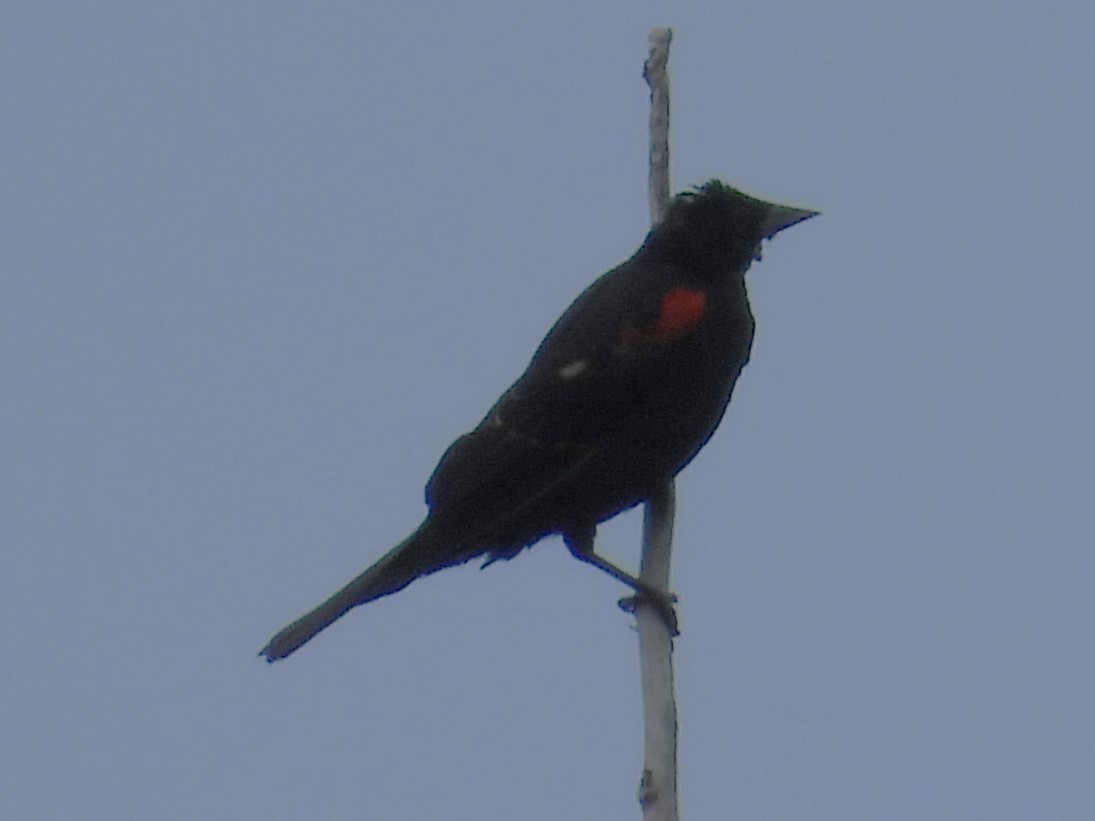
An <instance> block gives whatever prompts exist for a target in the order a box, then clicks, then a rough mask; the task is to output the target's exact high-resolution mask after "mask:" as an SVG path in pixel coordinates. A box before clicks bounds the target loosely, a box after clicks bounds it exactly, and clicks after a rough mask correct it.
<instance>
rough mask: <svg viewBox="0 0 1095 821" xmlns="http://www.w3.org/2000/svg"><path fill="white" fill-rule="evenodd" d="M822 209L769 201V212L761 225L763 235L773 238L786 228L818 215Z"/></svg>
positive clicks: (766, 237)
mask: <svg viewBox="0 0 1095 821" xmlns="http://www.w3.org/2000/svg"><path fill="white" fill-rule="evenodd" d="M820 213H821V212H820V211H811V210H809V209H808V208H792V207H791V206H790V205H777V204H776V203H774V202H773V203H769V205H768V214H767V215H766V216H765V218H764V222H763V224H762V225H761V236H763V237H764V238H765V239H771V238H772V237H774V236H775V235H776V234H778V233H779V232H780V231H782V230H783V229H784V228H790V227H791V226H792V225H798V224H799V223H800V222H802V221H803V220H808V219H810V217H816V216H817V215H818V214H820Z"/></svg>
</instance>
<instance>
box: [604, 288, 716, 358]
mask: <svg viewBox="0 0 1095 821" xmlns="http://www.w3.org/2000/svg"><path fill="white" fill-rule="evenodd" d="M707 307H708V306H707V294H706V293H704V292H703V291H696V290H693V289H692V288H683V287H681V288H674V289H673V290H671V291H666V292H665V293H664V294H663V295H662V301H661V305H660V306H658V317H657V319H655V320H654V323H653V324H652V325H647V326H646V327H643V328H636V327H634V326H629V327H627V328H624V329H623V330H622V331H621V332H620V341H621V342H622V343H623V344H625V345H635V344H643V343H646V344H649V343H662V342H672V341H673V340H674V339H677V338H679V337H681V336H684V335H685V334H687V333H688V332H690V331H691V330H693V329H694V328H695V327H696V326H697V325H699V324H700V322H701V321H702V320H703V317H704V315H705V314H706V313H707Z"/></svg>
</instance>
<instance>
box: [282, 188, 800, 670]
mask: <svg viewBox="0 0 1095 821" xmlns="http://www.w3.org/2000/svg"><path fill="white" fill-rule="evenodd" d="M816 213H817V212H815V211H808V210H805V209H801V208H790V207H788V206H784V205H776V204H774V203H770V202H765V201H764V200H758V199H755V198H753V197H750V196H748V195H746V194H743V193H741V192H740V191H737V190H735V189H733V188H731V187H729V186H727V185H724V184H723V183H721V182H719V181H718V180H711V181H710V182H708V183H706V184H705V185H703V186H701V187H699V188H697V189H696V190H695V191H690V192H686V193H682V194H679V195H678V196H677V197H676V198H675V199H674V200H673V202H672V203H671V205H670V207H669V209H668V210H667V212H666V214H665V217H664V218H663V219H662V221H661V222H660V223H659V224H658V225H657V226H656V227H655V228H653V229H652V230H651V231H650V233H649V234H648V235H647V237H646V240H645V242H643V244H642V247H640V248H639V250H638V251H637V252H636V253H635V255H634V256H632V257H631V259H629V260H627V261H626V262H625V263H623V264H622V265H620V266H619V267H618V268H614V269H613V270H611V271H609V272H608V273H607V274H605V275H604V276H602V277H601V278H600V279H598V280H597V281H596V282H594V283H593V284H592V285H590V286H589V287H588V288H587V289H586V290H585V291H584V292H583V293H582V294H581V295H580V296H579V297H578V298H577V299H576V300H575V301H574V302H573V304H571V306H570V307H569V308H568V309H567V310H566V312H565V313H564V314H563V315H562V316H561V317H560V318H559V320H558V321H557V322H556V323H555V326H554V327H553V328H552V329H551V330H550V331H549V332H548V335H547V336H546V337H545V338H544V341H543V342H541V343H540V347H539V349H537V351H536V353H535V354H534V355H533V357H532V361H531V362H530V363H529V366H528V368H527V370H526V371H525V372H524V373H523V374H522V375H521V378H520V379H518V380H517V381H516V382H515V383H514V384H513V386H512V387H510V388H509V390H507V391H506V392H505V393H504V394H502V397H501V398H500V399H499V400H498V402H497V403H495V405H494V407H493V408H491V409H490V412H489V413H487V415H486V417H485V418H484V419H483V421H482V422H480V423H479V425H478V427H476V428H475V430H473V431H471V432H470V433H467V434H465V435H463V436H461V437H460V438H459V439H457V440H456V441H455V442H454V443H453V444H452V445H451V446H450V447H449V449H448V450H447V451H446V452H445V454H444V455H443V456H442V457H441V461H440V463H439V464H438V465H437V468H436V469H435V470H434V472H433V476H431V477H430V480H429V482H428V483H427V484H426V504H427V505H428V507H429V513H428V515H427V516H426V519H425V520H424V521H423V522H422V524H421V525H419V527H418V529H417V530H415V531H414V533H412V534H411V535H410V536H408V537H407V538H406V539H405V540H404V541H403V542H401V543H400V544H398V545H397V546H396V547H394V548H393V549H392V550H391V551H389V552H388V553H387V554H386V555H384V556H383V557H381V558H380V559H379V560H378V561H377V562H376V563H375V564H374V565H373V566H372V567H370V568H369V569H368V570H366V571H365V572H364V573H362V574H361V575H360V576H358V577H357V578H356V579H354V580H353V581H352V582H350V583H349V584H348V585H347V586H346V587H345V588H343V589H342V590H340V591H339V592H338V593H335V595H333V596H332V597H331V598H330V599H328V600H327V601H326V602H324V603H323V604H321V605H320V606H319V607H317V608H316V609H315V610H313V611H312V612H310V613H308V614H306V615H304V616H302V617H301V618H300V619H298V620H297V621H295V622H293V623H292V624H290V625H289V626H288V627H286V628H285V629H284V630H282V631H281V632H280V633H278V634H277V635H276V636H274V638H273V639H271V640H270V643H269V644H268V645H266V647H265V648H263V650H262V652H261V654H260V655H263V656H265V657H266V659H267V660H268V661H274V660H275V659H280V658H284V657H285V656H287V655H289V654H290V653H292V652H293V651H294V650H296V649H297V648H298V647H300V646H301V645H302V644H304V643H305V642H306V641H308V640H309V639H311V638H312V637H313V636H314V635H315V634H316V633H318V632H319V631H320V630H322V629H323V628H324V627H326V626H327V625H329V624H331V623H332V622H334V621H335V620H336V619H337V618H339V617H340V616H342V615H343V614H344V613H346V612H347V611H348V610H350V609H351V608H353V607H356V606H357V605H359V604H364V603H365V602H368V601H372V600H373V599H377V598H380V597H381V596H386V595H388V594H389V593H395V592H396V591H397V590H402V589H403V588H404V587H406V586H407V585H408V584H410V583H411V582H412V581H414V580H415V579H417V578H418V577H419V576H425V575H427V574H429V573H433V572H434V571H436V570H440V569H441V568H443V567H449V566H452V565H457V564H461V563H462V562H466V561H468V560H469V559H472V558H475V557H477V556H484V555H485V556H487V557H488V563H489V562H490V561H493V560H495V559H509V558H512V557H513V556H515V555H516V554H517V553H519V552H520V551H521V550H522V549H523V548H525V547H528V546H530V545H532V544H534V543H535V542H538V541H540V539H542V538H544V537H545V536H547V535H549V534H553V533H559V534H562V536H563V538H564V540H565V541H566V543H567V546H568V547H569V548H570V550H571V552H572V553H573V554H574V555H575V556H577V557H578V558H580V559H582V560H583V561H587V562H590V563H592V564H594V565H596V566H598V567H600V568H601V569H603V570H606V571H607V572H609V573H611V574H612V575H614V576H615V577H616V578H619V579H620V580H621V581H624V582H626V583H628V584H630V585H631V586H632V587H635V588H636V589H637V590H640V591H643V592H646V593H648V594H649V593H650V592H651V591H648V590H644V586H643V585H642V584H641V583H639V582H638V580H636V579H634V578H632V577H631V576H629V575H628V574H627V573H625V572H624V571H622V570H619V569H618V568H616V567H615V566H613V565H611V564H609V563H608V562H606V561H604V560H603V559H601V558H600V557H599V556H597V555H596V554H595V553H594V552H593V537H594V533H595V531H596V527H597V525H598V524H599V523H600V522H603V521H605V520H606V519H609V518H611V517H613V516H615V515H616V514H617V513H620V512H621V511H623V510H627V509H628V508H630V507H633V506H635V505H636V504H638V503H639V502H642V501H643V500H644V499H647V498H649V497H650V496H651V495H652V494H654V493H655V492H656V491H657V490H658V489H659V488H661V487H662V486H664V485H665V483H666V482H667V481H668V480H669V479H670V478H671V477H673V476H674V475H676V473H677V472H678V471H679V470H681V468H683V467H684V466H685V465H687V464H688V463H689V462H690V461H691V460H692V457H694V456H695V455H696V453H697V452H698V451H699V449H700V448H701V447H703V445H704V444H705V443H706V442H707V440H708V439H709V438H710V437H711V434H712V433H714V431H715V428H716V426H717V425H718V423H719V421H720V420H721V419H722V415H723V412H724V411H725V410H726V406H727V404H728V403H729V401H730V393H731V391H732V390H733V388H734V382H735V381H736V380H737V378H738V374H739V373H740V372H741V369H742V368H743V367H744V366H745V363H746V362H747V361H748V360H749V349H750V346H751V344H752V341H753V315H752V312H751V311H750V309H749V300H748V297H747V294H746V290H745V271H746V269H748V268H749V265H750V264H751V263H752V262H753V260H754V259H760V246H761V242H762V241H763V240H765V239H771V238H772V237H773V236H775V234H776V233H778V232H779V231H782V230H783V229H784V228H788V227H790V226H792V225H794V224H795V223H798V222H801V221H802V220H805V219H807V218H809V217H812V216H814V215H815V214H816Z"/></svg>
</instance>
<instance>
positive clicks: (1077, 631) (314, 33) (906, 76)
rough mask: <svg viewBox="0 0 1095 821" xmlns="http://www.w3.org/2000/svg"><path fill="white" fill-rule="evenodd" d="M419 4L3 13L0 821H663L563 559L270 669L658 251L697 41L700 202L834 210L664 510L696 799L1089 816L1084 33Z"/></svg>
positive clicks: (1075, 16) (581, 570) (1093, 561)
mask: <svg viewBox="0 0 1095 821" xmlns="http://www.w3.org/2000/svg"><path fill="white" fill-rule="evenodd" d="M395 8H396V7H395V4H387V5H384V6H381V5H380V4H362V3H348V2H332V3H319V4H292V5H290V4H281V3H277V4H271V3H257V2H229V3H210V2H194V3H189V4H184V5H178V4H175V5H174V6H172V5H169V4H148V3H136V2H115V3H93V4H78V3H52V2H42V0H37V2H25V1H24V0H16V2H14V3H9V4H8V6H7V9H6V12H5V15H4V18H5V19H4V25H3V30H2V32H0V84H2V88H3V94H2V98H3V138H2V145H3V149H2V150H0V191H2V194H0V279H2V283H0V285H2V287H0V323H2V324H0V379H2V390H0V450H2V458H0V529H2V530H0V537H2V549H0V622H2V623H3V624H4V629H3V638H2V639H0V680H2V697H0V737H2V738H3V739H4V742H3V744H0V782H2V783H0V817H3V818H11V819H21V821H37V820H38V819H74V818H79V819H117V818H149V819H153V818H154V819H195V818H201V819H240V818H262V819H298V818H402V819H433V818H445V819H463V818H521V819H524V820H525V821H536V820H537V819H557V818H574V819H586V818H588V819H630V818H637V817H638V809H637V805H636V803H635V795H636V788H637V781H638V776H639V766H640V746H641V745H640V721H639V702H638V681H637V658H636V656H637V654H636V640H635V636H634V634H633V632H632V631H631V627H630V624H629V619H628V617H627V616H626V615H625V614H623V613H621V612H619V611H618V610H617V609H616V607H615V604H614V602H615V599H616V598H617V597H618V596H619V595H621V594H622V593H623V591H622V590H621V589H620V587H619V585H617V584H615V583H614V582H612V581H611V580H610V579H608V578H607V577H605V576H602V575H601V574H598V573H596V572H595V571H593V570H591V569H589V568H587V567H584V566H581V565H580V564H579V563H577V562H575V561H573V560H572V559H571V558H570V557H569V556H568V555H567V554H566V551H565V549H564V548H563V547H562V546H561V545H560V544H559V543H558V541H557V540H551V541H548V542H545V543H543V544H541V545H539V546H538V547H536V548H535V549H533V550H531V551H529V552H526V553H524V554H522V555H521V556H520V557H518V558H517V559H516V560H514V561H512V562H509V563H500V564H498V565H495V566H493V567H491V568H490V569H489V570H487V571H485V572H482V573H480V572H479V571H478V570H477V569H475V567H474V566H469V567H466V568H461V569H454V570H449V571H446V572H444V573H441V574H438V575H436V576H433V577H431V578H429V579H427V580H424V581H422V582H419V583H417V584H415V585H414V586H412V587H411V588H409V589H408V590H406V591H404V592H403V593H401V594H399V595H398V596H396V597H393V598H390V599H386V600H384V601H383V602H379V603H376V604H374V605H371V606H370V607H368V608H365V609H362V610H360V611H357V612H355V613H353V614H352V615H351V616H350V617H348V618H346V619H344V620H343V622H341V623H340V624H339V625H337V626H336V627H335V628H333V629H331V630H330V631H329V632H328V633H325V634H324V635H323V636H322V637H321V638H320V639H318V640H316V641H315V642H314V643H313V644H312V645H309V646H308V647H307V648H305V649H304V650H303V651H301V652H300V653H299V654H298V655H297V656H294V657H293V658H291V659H289V660H288V661H286V662H283V663H280V664H278V665H275V666H272V667H271V666H267V665H265V664H263V663H261V662H260V661H259V660H258V659H256V657H255V653H256V652H257V650H258V649H259V647H261V646H262V644H263V643H264V642H265V641H266V639H267V638H268V637H269V635H270V634H271V633H272V632H273V631H274V630H276V629H277V628H279V627H281V626H282V625H283V624H284V623H285V622H286V621H287V620H288V619H290V618H292V617H295V616H296V615H298V614H299V613H300V612H301V611H302V610H304V609H305V608H307V607H310V606H312V605H314V604H315V603H317V602H318V600H319V599H320V598H322V597H323V596H325V595H327V594H328V593H330V592H331V591H333V590H334V589H335V588H336V587H337V586H339V585H340V584H342V583H343V582H345V581H346V580H347V579H348V578H350V577H351V576H352V575H353V574H355V573H356V572H358V571H359V570H360V569H362V568H363V567H364V566H365V565H366V564H367V563H368V562H369V561H370V560H371V559H373V558H375V557H376V556H378V555H379V554H380V553H381V552H382V551H384V550H386V549H387V548H388V547H389V546H390V545H391V544H392V543H394V542H395V541H396V540H398V539H399V538H401V537H402V536H403V535H404V534H405V533H406V532H407V531H408V530H409V529H410V528H411V527H413V526H414V525H415V524H416V523H417V521H418V520H419V518H420V516H421V515H422V513H423V510H424V508H423V504H422V499H421V492H422V485H423V483H424V481H425V479H426V477H427V476H428V475H429V472H430V470H431V469H432V467H433V465H434V463H435V461H436V458H437V457H438V456H439V455H440V453H441V451H442V450H443V448H444V447H445V446H446V445H447V443H448V442H449V441H450V440H451V439H452V438H453V437H454V436H456V435H457V434H459V433H460V432H462V431H463V430H465V429H467V428H468V427H469V426H471V425H473V424H474V423H475V422H477V421H478V419H479V417H480V415H481V414H482V413H483V412H484V411H485V410H486V408H487V407H488V406H489V405H490V403H491V402H492V401H493V399H494V397H495V396H496V395H497V393H498V392H499V391H500V390H502V389H503V388H505V387H506V386H507V385H508V384H509V382H510V381H511V380H512V379H513V378H514V377H515V376H516V375H517V374H518V373H519V372H520V370H521V368H522V367H523V365H524V363H525V361H526V360H527V357H528V356H529V354H530V353H531V352H532V350H533V349H534V348H535V346H536V344H537V342H538V341H539V339H540V337H541V336H542V334H543V333H544V331H546V329H547V328H548V327H549V325H550V324H551V322H552V320H553V319H554V317H555V316H556V315H557V314H558V312H559V311H561V310H562V309H563V308H564V307H565V306H566V304H567V303H568V302H569V300H570V299H571V298H572V297H573V296H574V295H575V294H576V293H577V292H578V291H579V290H580V289H581V288H582V287H584V285H585V284H587V283H588V282H589V281H590V280H592V279H593V277H594V276H596V275H597V274H599V273H600V272H601V271H603V270H604V269H606V268H608V267H609V266H611V265H612V264H614V263H615V262H617V261H619V260H621V259H623V258H624V257H625V256H627V255H628V254H629V253H630V252H631V251H632V250H633V249H634V247H635V246H636V245H637V244H638V242H639V241H640V240H641V239H642V237H643V234H644V232H645V227H646V201H645V177H646V139H647V137H646V111H647V99H646V88H645V86H644V84H643V82H642V80H641V77H640V68H641V63H642V59H643V57H644V56H645V49H646V34H647V31H648V30H649V29H650V28H651V27H652V26H654V25H662V24H668V25H672V26H673V27H674V29H675V34H676V37H675V41H674V46H673V54H672V58H671V61H670V71H671V76H672V81H673V114H674V119H673V136H672V152H673V155H672V156H673V160H672V166H673V184H674V188H676V189H680V188H683V187H686V186H688V185H692V184H695V183H698V182H702V181H703V180H705V179H707V178H709V177H711V176H715V175H718V176H721V177H723V178H725V179H728V180H730V181H733V182H735V183H737V184H739V185H741V186H742V187H745V188H747V189H748V190H750V191H751V192H753V193H756V194H758V195H761V196H765V197H770V198H774V199H781V200H785V201H791V202H795V203H800V204H803V205H809V206H814V207H817V208H820V209H821V210H823V211H824V216H823V217H821V218H819V219H817V220H813V221H811V222H810V223H807V224H805V225H803V226H801V227H798V228H795V229H794V230H792V231H789V232H787V234H785V235H782V236H780V237H779V238H778V240H777V241H776V242H775V243H774V244H773V245H772V247H771V248H770V249H769V250H768V253H767V254H766V256H765V260H764V262H763V263H762V264H761V265H759V266H757V267H755V268H754V270H753V271H752V272H751V274H750V285H751V293H752V296H753V300H754V309H755V312H756V314H757V316H758V322H759V327H758V337H757V342H756V345H755V348H754V353H753V359H752V362H751V363H750V365H749V366H748V368H747V369H746V371H745V373H744V376H743V378H742V380H741V381H740V383H739V386H738V390H737V392H736V395H735V398H734V402H733V405H732V407H731V411H730V413H729V415H728V418H727V419H726V421H725V423H724V425H723V427H722V429H721V430H720V432H719V433H718V435H717V436H716V437H715V439H714V440H713V441H712V442H711V444H710V446H709V447H708V448H707V449H706V450H705V451H704V452H703V454H702V455H701V456H700V457H699V458H698V459H697V460H696V462H695V463H694V464H693V465H692V466H691V467H690V468H689V469H688V470H687V471H686V472H685V473H684V474H683V475H682V477H681V479H680V482H679V485H678V487H679V494H680V503H679V519H678V527H677V547H676V551H675V559H674V588H675V590H676V592H677V593H678V594H679V596H680V599H681V604H680V615H681V620H682V625H683V631H684V632H683V635H682V637H681V638H680V640H679V641H678V643H677V653H676V661H677V678H678V696H679V701H680V712H681V721H682V729H681V767H682V775H681V797H682V799H681V800H682V808H683V811H684V813H685V816H686V817H690V818H743V819H756V818H764V819H804V818H809V819H834V821H835V820H836V819H840V820H841V821H847V819H878V818H886V819H910V821H913V820H914V819H915V820H917V821H919V820H920V819H926V818H985V819H988V818H991V819H995V820H996V821H999V820H1000V819H1030V818H1081V817H1088V816H1089V815H1090V813H1091V812H1092V807H1093V806H1095V779H1093V778H1092V773H1093V772H1095V699H1093V697H1092V693H1095V659H1093V638H1092V637H1093V636H1095V557H1093V555H1092V543H1093V538H1092V534H1093V530H1095V493H1093V490H1095V488H1093V483H1095V480H1093V474H1095V424H1093V422H1092V420H1093V419H1095V384H1093V378H1092V377H1093V371H1092V365H1091V357H1092V350H1093V342H1095V333H1093V330H1092V316H1093V314H1095V278H1093V271H1095V244H1093V243H1092V241H1091V233H1092V232H1091V230H1090V227H1089V226H1090V222H1091V215H1090V213H1089V211H1090V208H1089V203H1090V200H1091V191H1092V188H1093V183H1095V179H1093V178H1095V174H1093V173H1092V171H1093V162H1092V159H1091V157H1092V152H1091V143H1092V134H1093V133H1095V114H1093V107H1092V94H1091V88H1090V84H1091V81H1092V77H1093V76H1095V48H1093V47H1092V44H1093V40H1095V36H1093V35H1095V7H1093V6H1092V5H1091V4H1090V3H1081V2H1071V3H1067V2H1066V3H1058V4H1054V5H1052V6H1043V7H1042V10H1040V11H1036V10H1035V8H1034V7H1033V6H1030V5H1029V4H1020V3H958V4H955V3H951V2H929V3H919V4H907V5H905V6H898V5H897V4H869V3H836V2H834V3H805V2H771V0H769V2H764V3H759V2H741V3H725V2H712V3H699V2H692V3H679V4H657V3H635V2H627V3H623V2H613V3H602V4H594V5H592V6H590V5H582V6H578V5H575V6H573V7H567V6H566V5H565V4H562V5H561V4H558V3H542V4H515V3H485V4H480V5H479V6H477V7H475V8H465V7H462V6H460V5H459V4H456V5H454V4H451V3H427V4H421V5H419V6H417V7H406V6H404V7H402V8H401V10H395ZM637 522H638V519H637V518H636V517H635V516H630V517H626V518H625V519H624V520H623V521H622V522H620V523H619V524H618V525H616V524H613V526H611V527H608V528H606V529H605V531H604V535H603V538H602V540H601V543H602V547H603V549H604V550H605V551H606V552H607V553H609V554H611V555H612V556H613V557H615V558H617V559H618V560H619V561H621V562H624V563H628V564H630V565H635V564H636V562H637V557H638V551H637V547H636V544H635V542H636V534H637Z"/></svg>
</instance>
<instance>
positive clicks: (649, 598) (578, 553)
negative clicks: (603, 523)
mask: <svg viewBox="0 0 1095 821" xmlns="http://www.w3.org/2000/svg"><path fill="white" fill-rule="evenodd" d="M596 532H597V531H596V528H594V527H588V528H584V529H583V530H581V531H568V532H566V533H564V534H563V541H565V542H566V546H567V547H568V548H569V549H570V552H571V555H573V556H574V558H576V559H578V560H580V561H583V562H585V563H586V564H591V565H593V566H594V567H596V568H597V569H599V570H602V571H604V572H605V573H607V574H608V575H609V576H611V577H612V578H614V579H616V581H618V582H623V583H624V584H626V585H627V586H628V587H630V588H631V589H632V590H634V591H635V595H634V596H628V597H627V598H623V599H620V601H619V605H620V608H621V609H623V610H626V611H627V612H628V613H634V612H635V608H636V607H638V606H639V605H640V604H644V603H649V604H651V605H653V606H654V608H655V609H656V610H657V611H658V614H659V615H660V616H661V617H662V620H663V621H664V622H665V626H666V627H668V628H669V632H670V634H671V635H673V636H679V635H680V631H679V630H678V629H677V611H676V610H674V609H673V604H674V602H676V601H677V597H676V596H674V595H673V594H672V593H670V592H668V591H666V590H660V589H658V588H657V587H653V586H651V585H649V584H647V583H646V582H644V581H643V580H642V579H640V578H638V577H637V576H632V575H631V574H630V573H628V572H627V571H626V570H624V569H623V568H621V567H617V566H616V565H614V564H613V563H612V562H610V561H609V560H608V559H605V558H604V557H602V556H598V555H597V554H596V552H594V550H593V537H594V534H595V533H596Z"/></svg>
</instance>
